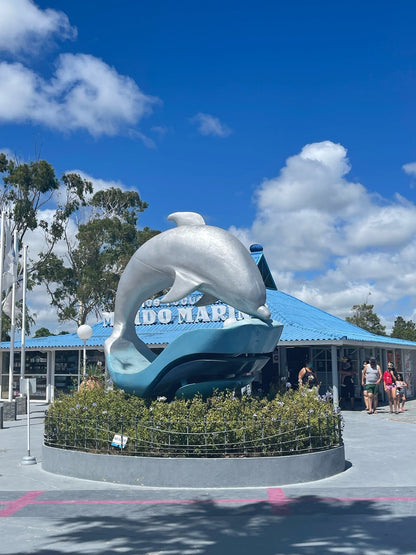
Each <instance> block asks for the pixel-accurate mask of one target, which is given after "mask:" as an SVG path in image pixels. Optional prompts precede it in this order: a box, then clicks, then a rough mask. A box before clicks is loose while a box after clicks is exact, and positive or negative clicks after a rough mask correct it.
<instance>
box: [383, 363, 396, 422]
mask: <svg viewBox="0 0 416 555" xmlns="http://www.w3.org/2000/svg"><path fill="white" fill-rule="evenodd" d="M383 383H384V391H385V392H386V395H387V399H388V401H389V406H390V412H393V407H395V406H396V374H395V372H394V367H393V363H392V362H389V363H388V365H387V370H386V371H385V372H384V374H383Z"/></svg>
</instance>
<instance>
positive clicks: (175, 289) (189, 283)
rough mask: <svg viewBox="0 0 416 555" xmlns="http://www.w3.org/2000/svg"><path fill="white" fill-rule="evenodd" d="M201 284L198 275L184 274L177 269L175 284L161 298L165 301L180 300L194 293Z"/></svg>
mask: <svg viewBox="0 0 416 555" xmlns="http://www.w3.org/2000/svg"><path fill="white" fill-rule="evenodd" d="M199 285H201V282H200V280H198V278H197V277H196V276H192V275H191V274H187V275H184V274H183V273H181V272H179V271H178V270H176V271H175V280H174V282H173V285H172V287H171V288H170V290H169V291H168V292H167V293H166V295H165V296H164V297H162V299H161V300H162V302H163V303H172V302H175V301H180V300H181V299H184V298H185V297H187V296H188V295H190V294H191V293H193V292H194V291H195V290H196V289H197V287H198V286H199Z"/></svg>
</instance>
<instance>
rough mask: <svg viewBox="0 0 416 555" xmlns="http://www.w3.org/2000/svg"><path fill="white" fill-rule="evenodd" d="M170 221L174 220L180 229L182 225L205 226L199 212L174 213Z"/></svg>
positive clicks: (169, 217)
mask: <svg viewBox="0 0 416 555" xmlns="http://www.w3.org/2000/svg"><path fill="white" fill-rule="evenodd" d="M168 220H172V221H173V222H175V224H176V225H177V226H178V227H179V226H181V225H205V220H204V218H203V217H202V216H201V214H198V213H197V212H173V213H172V214H169V216H168Z"/></svg>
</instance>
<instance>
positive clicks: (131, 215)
mask: <svg viewBox="0 0 416 555" xmlns="http://www.w3.org/2000/svg"><path fill="white" fill-rule="evenodd" d="M147 206H148V205H147V203H146V202H144V201H142V199H141V198H140V195H139V193H137V192H135V191H122V190H121V189H118V188H110V189H106V190H100V191H97V192H96V193H95V194H93V196H92V197H91V199H90V200H89V204H88V210H87V214H84V218H85V219H84V221H83V222H82V223H79V224H78V228H77V232H76V234H75V236H71V235H70V234H69V233H66V234H65V253H64V255H58V254H56V253H50V254H49V255H48V256H47V257H43V258H42V263H40V264H39V265H38V267H37V273H36V278H37V280H38V281H39V282H42V283H44V284H45V286H46V288H47V291H48V293H49V295H50V298H51V304H52V305H54V306H55V307H56V309H57V314H58V318H59V320H60V321H74V322H76V324H77V325H81V324H84V323H85V322H86V319H87V317H88V316H89V315H90V314H94V315H95V316H96V317H100V315H101V312H102V311H103V310H105V311H111V310H113V303H114V298H115V293H116V290H117V285H118V281H119V278H120V275H121V273H122V271H123V270H124V267H125V266H126V264H127V262H128V261H129V260H130V258H131V256H132V255H133V253H134V252H135V251H136V250H137V248H138V247H139V246H140V245H142V244H143V243H144V242H145V241H146V240H147V239H149V238H150V237H152V236H153V235H155V234H157V233H159V232H158V231H155V230H151V229H149V228H147V227H145V228H144V229H143V230H139V229H138V228H137V224H138V218H139V215H140V213H141V212H143V210H145V209H146V208H147Z"/></svg>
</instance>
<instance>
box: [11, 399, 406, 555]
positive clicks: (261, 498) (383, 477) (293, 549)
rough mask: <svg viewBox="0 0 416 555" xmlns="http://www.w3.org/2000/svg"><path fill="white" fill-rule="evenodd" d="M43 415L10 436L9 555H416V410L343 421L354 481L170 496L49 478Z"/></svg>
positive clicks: (22, 422) (35, 409)
mask: <svg viewBox="0 0 416 555" xmlns="http://www.w3.org/2000/svg"><path fill="white" fill-rule="evenodd" d="M45 408H46V407H45V405H42V404H32V409H31V441H30V454H31V455H32V456H34V457H35V458H36V461H37V464H34V465H25V464H22V460H23V458H24V457H25V456H26V455H27V426H26V417H23V416H21V417H19V420H17V421H11V422H5V423H4V426H5V428H4V429H2V430H0V553H2V554H12V553H13V554H16V553H19V554H22V555H24V554H27V553H38V554H45V555H49V554H59V553H82V554H84V553H85V554H87V553H88V554H95V553H100V554H110V553H127V554H139V555H142V554H143V555H144V554H146V555H156V554H160V555H162V554H163V555H168V554H169V555H175V554H203V555H208V554H210V555H211V554H212V555H219V554H225V555H233V554H239V555H241V554H248V555H249V554H255V555H257V554H260V553H261V554H262V555H277V554H312V553H317V554H327V553H328V554H329V553H331V554H335V553H336V554H340V553H342V554H344V553H345V554H357V555H367V554H381V555H384V554H409V555H410V554H412V555H414V554H415V553H416V519H415V515H416V400H412V401H408V402H407V405H406V408H407V410H406V411H405V412H404V413H400V414H397V415H396V414H390V413H389V410H388V407H381V408H380V410H379V412H378V413H377V414H374V415H368V414H367V413H366V412H364V411H359V410H356V411H343V413H342V414H343V417H344V422H345V427H344V442H345V454H346V461H347V462H346V469H345V471H344V472H342V473H341V474H338V475H336V476H332V477H330V478H327V479H324V480H319V481H317V482H309V483H306V484H301V485H300V484H296V485H287V486H283V487H273V484H271V485H270V487H269V488H239V489H198V490H196V489H168V488H144V487H140V486H125V485H119V484H111V483H102V482H93V481H88V480H80V479H76V478H67V477H62V476H58V475H54V474H50V473H48V472H45V471H44V470H42V434H43V413H44V410H45Z"/></svg>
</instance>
